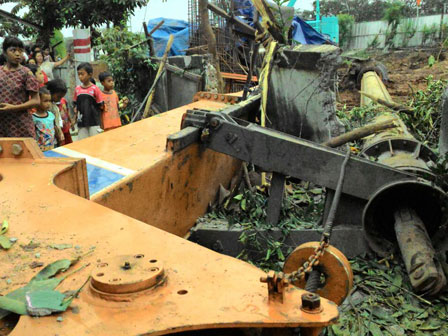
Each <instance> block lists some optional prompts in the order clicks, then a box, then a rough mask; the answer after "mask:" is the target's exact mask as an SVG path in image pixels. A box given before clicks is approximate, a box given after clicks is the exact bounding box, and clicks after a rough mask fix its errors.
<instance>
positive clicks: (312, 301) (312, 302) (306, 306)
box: [302, 293, 320, 312]
mask: <svg viewBox="0 0 448 336" xmlns="http://www.w3.org/2000/svg"><path fill="white" fill-rule="evenodd" d="M319 308H320V296H319V295H317V294H315V293H305V294H302V309H303V310H305V311H310V312H311V311H315V310H318V309H319Z"/></svg>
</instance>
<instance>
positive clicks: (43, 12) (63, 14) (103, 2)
mask: <svg viewBox="0 0 448 336" xmlns="http://www.w3.org/2000/svg"><path fill="white" fill-rule="evenodd" d="M12 2H14V3H15V2H18V4H17V6H16V8H15V9H14V10H13V13H15V12H18V10H19V9H22V8H23V9H25V10H26V12H25V14H24V15H23V18H24V19H26V20H28V21H31V22H33V23H35V24H38V25H40V26H42V27H43V28H44V29H43V31H41V33H40V35H42V36H45V37H48V36H50V35H51V33H52V32H53V31H54V30H55V29H61V28H63V27H66V26H69V27H76V26H80V27H95V26H99V25H102V24H105V23H112V24H114V25H118V24H120V22H121V21H122V20H123V19H126V18H127V17H128V16H130V15H132V14H133V13H134V10H135V9H136V8H140V7H142V6H144V5H146V4H147V2H148V0H95V1H92V0H76V1H66V0H20V1H10V0H0V4H4V3H12Z"/></svg>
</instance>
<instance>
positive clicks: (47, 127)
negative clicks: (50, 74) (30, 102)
mask: <svg viewBox="0 0 448 336" xmlns="http://www.w3.org/2000/svg"><path fill="white" fill-rule="evenodd" d="M39 96H40V105H39V106H38V107H37V109H36V112H34V113H33V121H34V125H35V127H36V137H35V139H36V141H37V143H38V144H39V148H40V149H41V151H42V152H45V151H47V150H51V149H53V148H54V145H55V143H56V141H55V117H54V114H53V113H51V112H50V111H49V109H50V106H51V94H50V91H48V89H47V88H46V87H41V88H40V89H39Z"/></svg>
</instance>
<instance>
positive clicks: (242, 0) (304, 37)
mask: <svg viewBox="0 0 448 336" xmlns="http://www.w3.org/2000/svg"><path fill="white" fill-rule="evenodd" d="M234 6H235V14H236V15H237V16H240V18H241V19H243V20H245V21H246V22H247V23H249V24H251V23H252V17H253V10H254V6H253V4H252V1H250V0H234ZM292 28H293V31H292V38H293V39H294V40H296V41H297V42H300V43H302V44H325V43H331V42H329V38H327V37H325V35H322V34H321V33H319V32H318V31H317V30H315V29H314V28H313V27H311V26H310V25H309V24H308V23H306V22H305V21H303V20H302V19H301V18H299V17H298V16H295V17H294V20H293V22H292Z"/></svg>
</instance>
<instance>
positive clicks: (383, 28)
mask: <svg viewBox="0 0 448 336" xmlns="http://www.w3.org/2000/svg"><path fill="white" fill-rule="evenodd" d="M447 27H448V16H447V15H445V16H442V15H441V14H440V15H430V16H421V17H419V18H408V19H403V20H402V21H401V23H400V25H399V26H398V29H397V35H396V36H395V38H394V46H395V47H416V46H423V45H432V44H434V43H435V40H436V39H437V38H438V37H439V32H440V29H442V36H445V37H446V33H447ZM413 30H415V33H414V34H413V35H412V36H411V34H412V32H413ZM386 33H387V22H385V21H372V22H360V23H355V24H354V25H353V29H352V35H351V37H350V40H349V43H348V45H347V46H345V47H346V48H347V49H365V48H368V47H373V48H384V46H385V41H386Z"/></svg>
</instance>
